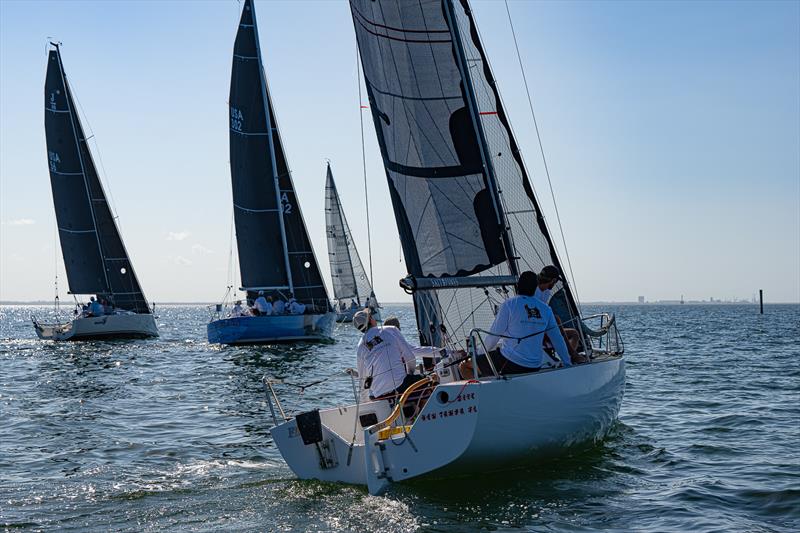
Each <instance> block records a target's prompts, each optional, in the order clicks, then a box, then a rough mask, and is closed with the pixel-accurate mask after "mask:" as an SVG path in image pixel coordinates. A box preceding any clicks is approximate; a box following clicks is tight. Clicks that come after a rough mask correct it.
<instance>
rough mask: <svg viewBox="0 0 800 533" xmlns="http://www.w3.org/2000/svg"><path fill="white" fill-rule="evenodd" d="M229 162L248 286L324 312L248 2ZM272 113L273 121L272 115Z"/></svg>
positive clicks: (238, 46) (237, 61)
mask: <svg viewBox="0 0 800 533" xmlns="http://www.w3.org/2000/svg"><path fill="white" fill-rule="evenodd" d="M229 105H230V160H231V161H230V163H231V179H232V183H233V204H234V221H235V224H236V242H237V247H238V251H239V265H240V271H241V277H242V285H243V287H244V288H246V289H247V290H248V295H249V296H250V297H252V296H254V294H255V292H256V291H258V290H265V291H266V292H268V293H270V292H273V293H280V294H282V295H283V297H286V296H288V293H289V291H290V290H293V292H294V295H295V297H296V298H297V299H298V300H299V301H301V302H303V303H306V304H310V305H312V306H313V307H314V308H316V309H318V310H327V309H328V306H329V305H328V295H327V291H326V290H325V285H324V284H323V281H322V276H321V274H320V271H319V266H318V264H317V260H316V258H315V257H314V250H313V248H312V246H311V240H310V239H309V237H308V232H307V231H306V227H305V222H304V220H303V215H302V213H301V212H300V206H299V204H298V202H297V197H296V196H295V192H294V186H293V184H292V178H291V174H290V171H289V167H288V164H287V162H286V156H285V151H284V149H283V144H282V142H281V139H280V133H279V131H278V127H277V123H276V121H275V113H274V110H273V108H272V102H271V101H270V97H269V88H268V86H267V82H266V77H265V75H264V71H263V66H262V61H261V52H260V46H259V41H258V27H257V23H256V17H255V9H254V6H253V2H252V0H246V1H245V2H244V8H243V10H242V17H241V20H240V22H239V30H238V32H237V34H236V42H235V44H234V51H233V68H232V70H231V91H230V100H229ZM267 110H269V114H267Z"/></svg>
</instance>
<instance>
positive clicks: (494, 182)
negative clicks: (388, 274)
mask: <svg viewBox="0 0 800 533" xmlns="http://www.w3.org/2000/svg"><path fill="white" fill-rule="evenodd" d="M350 8H351V11H352V15H353V22H354V25H355V30H356V38H357V41H358V48H359V52H360V57H361V63H362V67H363V70H364V80H365V84H366V87H367V93H368V96H369V100H370V109H371V111H372V117H373V121H374V123H375V129H376V132H377V137H378V141H379V144H380V148H381V154H382V156H383V161H384V167H385V169H386V174H387V178H388V182H389V192H390V196H391V198H392V204H393V207H394V211H395V218H396V221H397V226H398V229H399V233H400V239H401V242H402V245H403V253H404V256H405V258H406V264H407V267H408V269H409V277H408V278H407V279H406V280H403V282H402V283H401V284H402V285H403V286H404V287H406V288H407V289H408V290H411V291H413V294H414V303H415V308H416V313H417V324H418V326H419V330H420V339H421V341H422V343H423V344H440V343H441V342H443V341H444V340H445V339H443V336H444V335H443V333H445V332H446V333H447V336H448V337H449V340H451V341H452V342H455V343H459V344H460V343H463V341H464V339H465V338H466V337H467V335H468V333H469V331H470V329H472V328H473V327H483V328H486V327H488V326H489V325H490V324H491V321H492V319H493V316H494V310H495V307H496V305H497V303H498V302H499V301H500V300H502V299H503V298H504V297H505V296H506V295H507V294H508V291H509V290H511V289H512V288H513V284H514V281H515V279H516V276H517V275H518V273H519V272H520V271H523V270H533V271H534V272H538V271H539V270H540V269H541V268H542V267H543V266H545V265H548V264H554V265H556V266H559V268H560V261H559V259H558V256H557V254H556V250H555V247H554V246H553V242H552V239H551V238H550V235H549V232H548V230H547V226H546V224H545V221H544V217H543V215H542V212H541V210H540V209H539V205H538V203H537V201H536V198H535V197H534V194H533V189H532V187H531V185H530V182H529V179H528V176H527V172H526V170H525V166H524V164H523V162H522V158H521V155H520V152H519V148H518V146H517V144H516V141H515V139H514V136H513V133H512V131H511V127H510V124H509V121H508V118H507V116H506V113H505V111H504V109H503V106H502V102H501V100H500V96H499V93H498V92H497V87H496V84H495V81H494V78H493V76H492V73H491V70H490V68H489V63H488V61H487V59H486V55H485V53H484V51H483V47H482V45H481V43H480V39H479V37H478V32H477V28H476V26H475V22H474V20H473V17H472V13H471V10H470V7H469V4H468V2H467V0H432V1H424V2H420V1H419V0H385V1H373V0H350ZM551 305H553V307H554V309H555V310H556V313H557V314H558V315H559V316H560V317H561V319H562V321H564V323H565V324H569V323H571V322H572V321H573V319H574V318H576V317H578V309H577V305H576V303H575V299H574V298H573V296H572V292H571V290H570V287H569V286H568V285H567V284H566V283H564V282H559V284H558V285H557V286H556V288H555V290H554V298H553V300H551ZM573 327H574V326H573Z"/></svg>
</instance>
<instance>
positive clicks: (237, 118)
mask: <svg viewBox="0 0 800 533" xmlns="http://www.w3.org/2000/svg"><path fill="white" fill-rule="evenodd" d="M243 120H244V115H243V114H242V112H241V111H240V110H239V109H237V108H235V107H231V129H232V130H233V131H242V121H243Z"/></svg>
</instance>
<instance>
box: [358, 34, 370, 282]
mask: <svg viewBox="0 0 800 533" xmlns="http://www.w3.org/2000/svg"><path fill="white" fill-rule="evenodd" d="M356 76H357V78H358V122H359V124H360V126H361V167H362V169H363V170H364V203H365V204H366V207H367V250H368V253H369V281H370V284H371V285H372V287H374V286H375V276H373V275H372V231H371V228H370V222H369V191H368V188H367V149H366V147H365V145H364V104H363V103H362V102H363V100H362V96H361V63H360V61H359V56H358V46H356Z"/></svg>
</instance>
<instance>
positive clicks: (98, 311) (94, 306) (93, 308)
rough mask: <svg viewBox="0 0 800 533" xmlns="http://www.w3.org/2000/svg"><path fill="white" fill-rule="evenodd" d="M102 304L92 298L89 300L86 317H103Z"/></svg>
mask: <svg viewBox="0 0 800 533" xmlns="http://www.w3.org/2000/svg"><path fill="white" fill-rule="evenodd" d="M103 314H104V310H103V304H101V303H100V302H98V301H97V300H96V299H95V297H94V296H92V297H90V298H89V314H88V316H92V317H94V316H103Z"/></svg>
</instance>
